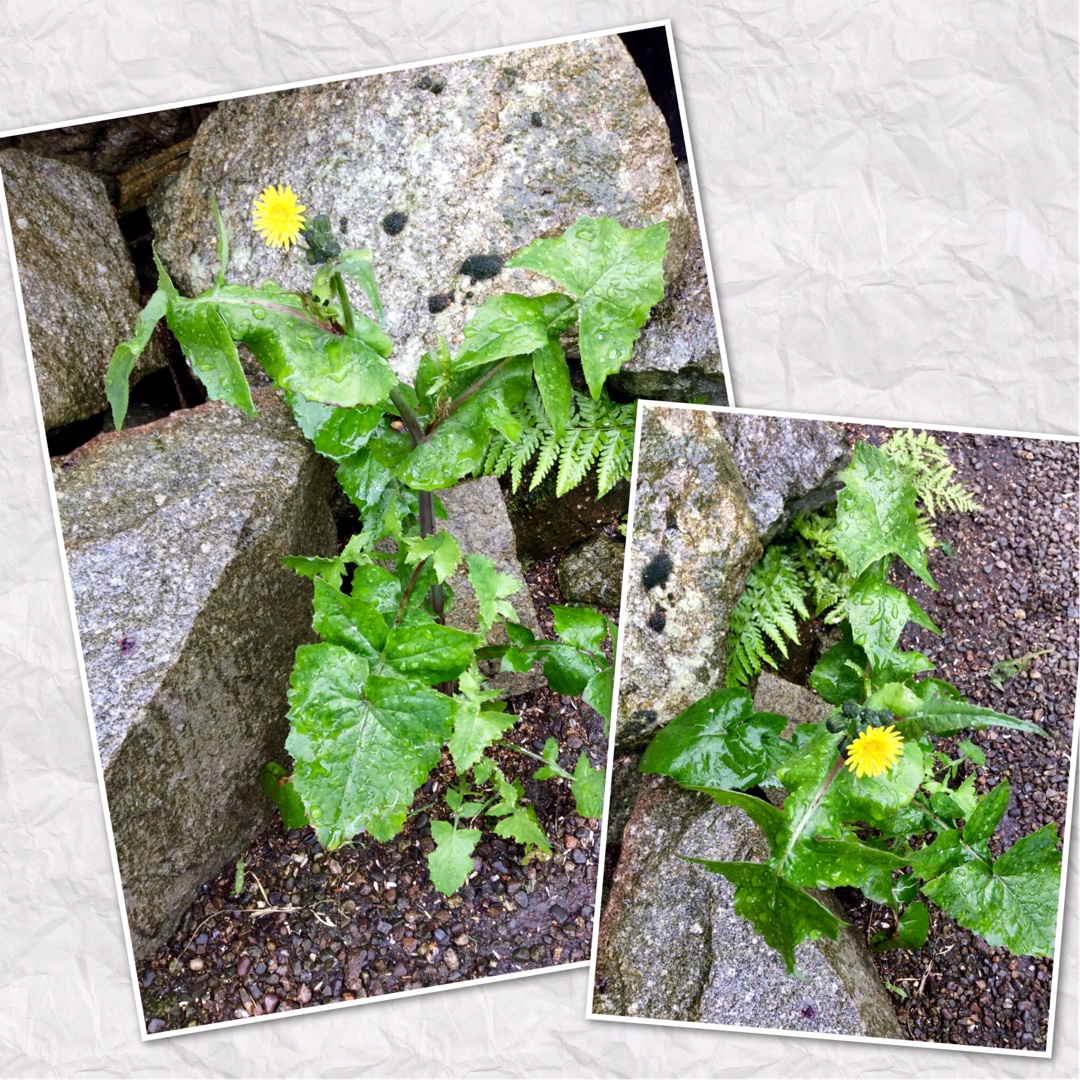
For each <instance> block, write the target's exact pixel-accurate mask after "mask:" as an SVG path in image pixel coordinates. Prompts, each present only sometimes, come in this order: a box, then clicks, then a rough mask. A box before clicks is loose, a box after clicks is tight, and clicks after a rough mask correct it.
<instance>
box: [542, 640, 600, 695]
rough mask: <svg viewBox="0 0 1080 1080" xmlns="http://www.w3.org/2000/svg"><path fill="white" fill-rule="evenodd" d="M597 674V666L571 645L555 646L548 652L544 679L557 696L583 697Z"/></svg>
mask: <svg viewBox="0 0 1080 1080" xmlns="http://www.w3.org/2000/svg"><path fill="white" fill-rule="evenodd" d="M595 674H596V665H595V664H594V663H593V662H592V661H591V660H590V659H589V658H588V657H587V656H586V655H584V654H583V653H582V652H581V651H580V650H578V649H575V648H573V647H572V646H570V645H554V646H552V647H551V648H550V649H549V650H548V654H547V660H545V661H544V678H545V679H547V682H548V686H550V687H551V689H552V690H554V691H555V693H556V694H566V695H567V697H581V695H582V694H583V693H584V692H585V688H586V687H587V686H588V685H589V680H590V679H592V677H593V675H595Z"/></svg>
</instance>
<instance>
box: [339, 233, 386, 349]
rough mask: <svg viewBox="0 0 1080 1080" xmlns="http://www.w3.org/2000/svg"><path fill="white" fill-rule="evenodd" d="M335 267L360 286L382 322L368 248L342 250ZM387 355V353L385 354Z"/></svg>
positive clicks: (379, 302)
mask: <svg viewBox="0 0 1080 1080" xmlns="http://www.w3.org/2000/svg"><path fill="white" fill-rule="evenodd" d="M337 268H338V269H339V270H340V271H341V272H342V273H343V274H345V275H347V276H348V277H351V278H352V279H353V281H355V282H356V283H357V285H359V286H360V288H361V289H363V291H364V295H365V296H366V297H367V298H368V303H369V304H370V305H371V310H372V311H373V312H374V313H375V318H376V319H377V320H378V321H379V322H380V323H382V322H383V319H384V315H383V306H382V300H381V299H380V298H379V287H378V285H377V284H376V283H375V272H374V271H373V270H372V268H371V251H370V249H369V248H359V249H357V250H354V251H343V252H342V253H341V254H340V255H339V256H338V261H337ZM385 355H387V356H389V353H387V354H385Z"/></svg>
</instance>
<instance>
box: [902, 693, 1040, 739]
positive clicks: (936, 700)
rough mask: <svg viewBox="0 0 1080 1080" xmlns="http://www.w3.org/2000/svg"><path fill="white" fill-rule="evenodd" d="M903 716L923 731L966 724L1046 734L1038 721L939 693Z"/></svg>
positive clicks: (950, 730)
mask: <svg viewBox="0 0 1080 1080" xmlns="http://www.w3.org/2000/svg"><path fill="white" fill-rule="evenodd" d="M926 681H929V680H926ZM919 685H922V684H917V687H916V689H917V688H918V686H919ZM893 711H894V712H895V711H896V710H893ZM907 716H908V717H909V718H910V719H912V720H915V721H917V722H918V724H919V726H920V727H921V728H922V729H923V731H929V732H931V733H932V734H934V735H954V734H956V732H958V731H964V730H966V729H968V728H975V729H976V730H980V729H982V728H984V727H1004V728H1012V729H1013V730H1014V731H1027V732H1030V733H1031V734H1033V735H1042V736H1044V737H1045V735H1046V732H1045V731H1043V729H1042V728H1041V727H1039V726H1038V724H1032V723H1029V722H1028V721H1027V720H1018V719H1017V718H1016V717H1014V716H1008V715H1006V714H1005V713H999V712H996V711H995V710H994V709H985V708H983V707H982V706H981V705H972V704H971V703H970V702H967V701H963V700H954V699H952V698H944V697H939V696H937V695H936V694H934V695H933V696H930V697H928V698H927V699H926V700H924V701H921V702H919V703H918V704H917V705H916V706H915V707H914V709H913V710H912V711H911V712H909V713H907Z"/></svg>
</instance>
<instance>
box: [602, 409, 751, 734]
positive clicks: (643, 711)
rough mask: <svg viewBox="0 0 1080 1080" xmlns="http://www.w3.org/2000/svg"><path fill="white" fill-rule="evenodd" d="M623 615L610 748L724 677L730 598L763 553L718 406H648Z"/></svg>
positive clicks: (662, 720)
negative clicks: (707, 408)
mask: <svg viewBox="0 0 1080 1080" xmlns="http://www.w3.org/2000/svg"><path fill="white" fill-rule="evenodd" d="M643 408H645V409H646V412H645V416H644V417H643V419H642V421H641V423H642V429H641V438H640V441H639V451H638V474H637V491H636V496H635V503H634V517H633V540H632V544H631V549H630V570H629V575H630V576H629V586H628V589H627V596H626V603H625V605H624V609H623V613H622V623H621V636H622V670H621V676H620V681H619V701H618V723H617V727H616V734H615V746H616V753H618V754H623V753H626V752H628V751H629V750H633V749H635V748H638V747H640V746H642V745H644V744H645V743H646V742H647V741H648V740H649V739H650V738H651V737H652V736H653V735H654V734H655V733H656V731H657V730H658V729H659V728H661V727H663V725H664V724H666V723H667V722H668V721H669V720H672V719H673V718H674V717H676V716H677V715H678V714H679V713H680V712H682V711H683V710H684V709H686V708H687V707H688V706H690V705H692V704H693V703H694V702H695V701H697V700H698V699H699V698H701V697H704V696H705V694H707V693H708V692H709V691H710V690H712V689H714V688H715V687H716V686H718V685H720V684H722V682H723V678H724V671H725V668H726V656H727V653H726V638H727V625H728V615H729V612H730V610H731V605H732V604H733V603H734V602H735V600H736V599H737V598H738V596H739V593H740V592H741V591H742V587H743V583H744V582H745V580H746V575H747V574H748V573H749V572H750V568H751V567H752V566H753V565H754V563H755V562H756V561H757V560H758V558H759V557H760V555H761V545H760V543H758V539H757V528H756V526H755V523H754V519H753V517H752V516H751V513H750V510H749V507H748V506H747V502H746V492H745V490H744V488H743V483H742V480H741V479H740V478H739V474H738V471H737V470H736V468H735V464H734V462H733V461H732V459H731V454H730V452H729V451H728V447H727V443H726V441H725V440H724V438H723V436H722V435H721V434H720V430H719V428H718V427H717V424H716V419H715V414H713V413H710V412H705V411H702V410H698V409H677V408H666V407H663V406H657V407H647V406H643Z"/></svg>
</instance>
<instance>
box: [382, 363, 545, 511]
mask: <svg viewBox="0 0 1080 1080" xmlns="http://www.w3.org/2000/svg"><path fill="white" fill-rule="evenodd" d="M482 377H483V378H485V380H486V381H484V382H483V383H482V384H479V386H478V389H477V390H476V391H475V392H474V393H472V394H470V396H469V397H468V398H466V399H465V400H464V401H463V402H462V403H461V404H460V405H459V406H458V407H457V408H456V409H455V411H454V412H453V413H452V414H450V415H449V416H448V417H447V418H446V419H445V420H443V421H442V422H441V423H439V424H438V426H436V427H435V428H433V429H432V430H431V432H430V433H429V434H428V435H427V437H426V438H425V440H424V442H422V443H421V444H420V445H419V446H417V447H415V448H411V449H409V451H408V452H407V453H406V454H405V455H404V456H403V457H402V458H401V459H400V461H398V462H397V463H396V464H394V465H393V470H394V475H395V476H396V477H397V478H398V479H399V480H401V481H403V482H404V483H405V484H407V485H408V486H409V487H411V488H413V489H414V490H415V491H439V490H441V489H442V488H448V487H453V485H454V484H456V483H457V482H458V481H459V480H460V479H461V478H462V477H463V476H467V475H468V474H469V473H472V472H475V471H477V470H478V469H480V468H481V467H482V466H483V463H484V453H485V451H486V450H487V447H488V442H489V439H490V432H491V428H492V425H491V415H492V414H493V413H505V412H508V411H509V410H510V409H511V408H512V407H513V406H515V405H517V404H519V403H520V401H521V400H522V398H524V396H525V393H526V391H527V390H528V389H529V383H530V382H531V380H532V361H531V359H530V358H529V357H527V356H523V357H516V358H511V359H507V360H502V361H499V363H498V364H496V365H495V367H494V368H492V369H491V370H490V371H488V372H486V373H484V375H483V376H482ZM477 381H478V382H479V377H478V380H477ZM458 400H459V401H460V400H461V399H460V398H459V399H458Z"/></svg>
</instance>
